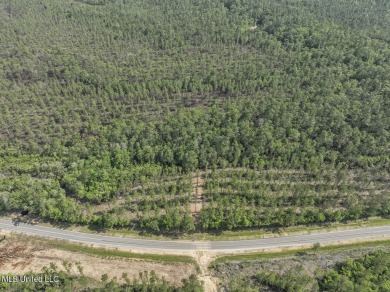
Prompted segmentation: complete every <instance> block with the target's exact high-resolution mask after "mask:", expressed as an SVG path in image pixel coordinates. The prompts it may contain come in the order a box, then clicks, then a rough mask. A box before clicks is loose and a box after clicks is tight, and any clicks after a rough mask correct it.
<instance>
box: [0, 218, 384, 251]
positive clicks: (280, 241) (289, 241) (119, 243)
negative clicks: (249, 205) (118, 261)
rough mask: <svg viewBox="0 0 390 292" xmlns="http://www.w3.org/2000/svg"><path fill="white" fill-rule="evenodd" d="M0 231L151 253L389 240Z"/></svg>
mask: <svg viewBox="0 0 390 292" xmlns="http://www.w3.org/2000/svg"><path fill="white" fill-rule="evenodd" d="M0 230H6V231H14V232H18V233H24V234H29V235H35V236H42V237H48V238H55V239H63V240H69V241H73V242H79V243H86V244H94V245H99V246H105V247H122V248H129V249H142V250H155V251H197V250H203V251H249V250H256V249H267V248H280V247H292V246H303V245H311V244H315V243H331V242H332V243H333V242H339V241H347V240H359V239H369V238H378V237H390V226H380V227H369V228H360V229H351V230H341V231H332V232H325V233H316V234H309V235H295V236H284V237H274V238H264V239H253V240H239V241H210V242H195V241H194V242H190V241H162V240H161V241H160V240H148V239H133V238H124V237H115V236H107V235H99V234H89V233H81V232H76V231H70V230H63V229H57V228H52V227H45V226H39V225H30V224H26V223H17V224H15V223H14V222H13V221H12V220H9V219H0Z"/></svg>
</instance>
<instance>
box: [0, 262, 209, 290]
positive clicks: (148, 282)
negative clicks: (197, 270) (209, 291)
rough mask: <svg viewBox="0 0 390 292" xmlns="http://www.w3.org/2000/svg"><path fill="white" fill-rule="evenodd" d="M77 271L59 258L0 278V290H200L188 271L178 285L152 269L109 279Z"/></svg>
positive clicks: (80, 268) (78, 265)
mask: <svg viewBox="0 0 390 292" xmlns="http://www.w3.org/2000/svg"><path fill="white" fill-rule="evenodd" d="M75 265H76V267H77V270H78V273H76V274H75V273H74V272H72V271H71V268H72V266H73V264H72V263H70V262H66V261H64V262H63V267H58V266H56V265H55V264H54V263H52V264H50V266H48V267H45V268H43V269H42V273H39V274H37V273H32V272H30V273H26V274H24V275H18V277H20V279H22V280H23V282H17V281H14V282H9V283H7V282H6V281H2V282H0V291H12V292H13V291H15V292H18V291H25V292H30V291H31V292H32V291H34V292H35V291H53V292H54V291H64V292H65V291H94V292H103V291H107V292H108V291H109V292H114V291H128V292H140V291H142V292H156V291H161V292H203V291H204V290H203V287H202V285H201V283H200V282H198V280H197V279H196V276H195V275H191V276H190V277H189V279H185V280H183V285H182V286H181V287H174V286H172V285H170V283H168V282H167V281H166V280H165V279H164V278H159V277H158V276H157V275H156V274H155V272H154V271H152V272H151V273H148V272H146V271H145V272H141V273H140V274H139V279H130V278H129V277H128V275H127V274H126V273H124V274H123V275H122V276H121V277H120V279H117V278H116V277H115V278H113V279H109V278H108V276H107V274H103V275H102V276H101V279H100V281H98V280H96V279H92V278H89V277H87V276H85V275H84V273H83V267H82V266H81V265H80V264H78V263H76V264H75ZM2 276H3V277H4V278H7V277H8V276H9V277H10V278H11V279H12V277H13V276H15V275H2ZM30 277H36V278H38V279H39V278H42V279H43V281H37V282H34V281H29V282H27V279H30Z"/></svg>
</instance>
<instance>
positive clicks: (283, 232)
mask: <svg viewBox="0 0 390 292" xmlns="http://www.w3.org/2000/svg"><path fill="white" fill-rule="evenodd" d="M385 225H390V219H387V218H372V219H368V220H358V221H353V222H347V223H332V224H326V225H323V226H320V225H312V226H303V225H302V226H291V227H286V228H273V229H252V230H235V231H229V230H226V231H221V232H208V233H207V232H204V233H200V232H196V233H192V234H184V235H181V236H179V237H178V238H175V239H178V240H186V241H218V240H227V241H228V240H245V239H259V238H267V237H278V236H289V235H300V234H311V233H319V232H330V231H336V230H346V229H354V228H365V227H379V226H385ZM69 229H71V230H74V231H79V232H86V233H95V232H94V231H93V230H91V229H89V228H88V227H87V226H74V227H70V228H69ZM104 234H106V235H113V236H123V237H133V238H143V239H156V240H170V239H171V238H170V237H167V236H164V235H154V234H150V233H145V234H143V233H140V232H138V231H135V230H128V229H107V230H105V231H104Z"/></svg>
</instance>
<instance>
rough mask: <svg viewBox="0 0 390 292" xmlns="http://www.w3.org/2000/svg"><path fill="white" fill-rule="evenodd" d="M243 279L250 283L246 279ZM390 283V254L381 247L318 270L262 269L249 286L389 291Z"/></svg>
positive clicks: (235, 284)
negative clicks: (264, 270) (263, 270)
mask: <svg viewBox="0 0 390 292" xmlns="http://www.w3.org/2000/svg"><path fill="white" fill-rule="evenodd" d="M240 281H241V280H240V279H238V280H237V279H236V280H232V281H231V282H230V283H229V286H230V287H229V289H230V288H231V291H235V290H234V289H235V288H234V287H236V286H237V285H239V283H241V282H240ZM242 282H246V281H245V279H242ZM389 283H390V254H389V252H386V251H381V250H377V251H375V252H371V253H368V254H366V255H364V256H363V257H361V258H357V259H355V260H351V259H347V260H346V261H343V262H340V263H338V264H336V266H334V267H329V268H327V269H325V270H321V271H319V270H317V271H316V272H315V273H314V271H310V270H309V269H305V268H304V267H303V266H301V265H298V266H295V267H294V268H287V269H284V270H282V271H279V272H276V271H266V272H261V273H258V274H257V275H256V276H254V277H253V278H252V282H251V284H250V285H249V287H248V288H249V289H253V290H254V289H256V288H257V289H272V290H277V291H388V290H389ZM249 289H248V290H249ZM257 291H258V290H257Z"/></svg>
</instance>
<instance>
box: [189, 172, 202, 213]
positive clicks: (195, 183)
mask: <svg viewBox="0 0 390 292" xmlns="http://www.w3.org/2000/svg"><path fill="white" fill-rule="evenodd" d="M204 182H205V179H204V173H197V174H195V176H193V177H192V202H191V203H190V211H191V214H192V215H193V216H194V217H195V219H197V217H198V215H199V212H200V210H202V207H203V195H204Z"/></svg>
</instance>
